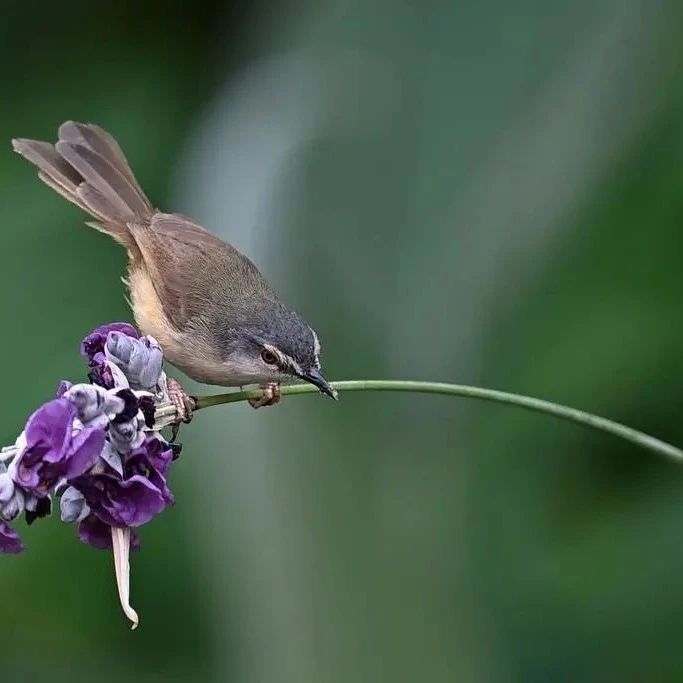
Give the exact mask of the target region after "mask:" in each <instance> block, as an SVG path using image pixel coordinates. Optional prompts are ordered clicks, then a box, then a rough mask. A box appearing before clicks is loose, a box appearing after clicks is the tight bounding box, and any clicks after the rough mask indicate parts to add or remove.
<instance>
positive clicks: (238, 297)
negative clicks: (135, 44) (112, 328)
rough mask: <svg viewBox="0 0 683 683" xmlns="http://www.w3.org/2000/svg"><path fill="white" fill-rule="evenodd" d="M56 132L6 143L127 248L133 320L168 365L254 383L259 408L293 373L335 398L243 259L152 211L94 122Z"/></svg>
mask: <svg viewBox="0 0 683 683" xmlns="http://www.w3.org/2000/svg"><path fill="white" fill-rule="evenodd" d="M58 137H59V140H58V141H57V142H56V143H55V144H54V145H53V144H51V143H49V142H41V141H38V140H27V139H22V138H18V139H15V140H13V141H12V145H13V147H14V150H15V151H16V152H18V153H19V154H21V155H22V156H24V157H26V158H27V159H28V160H29V161H31V162H32V163H33V164H35V165H36V166H37V167H38V169H39V173H38V176H39V178H40V179H41V180H43V181H44V182H45V183H46V184H47V185H49V186H50V187H51V188H52V189H53V190H55V191H56V192H58V193H59V194H61V195H62V196H63V197H65V198H66V199H68V200H69V201H70V202H73V203H74V204H76V205H77V206H79V207H80V208H81V209H83V210H84V211H86V212H87V213H89V214H90V215H91V216H93V217H94V218H95V221H94V222H92V223H88V225H90V226H91V227H93V228H96V229H97V230H100V231H101V232H104V233H106V234H108V235H110V236H111V237H113V238H114V239H115V240H116V241H117V242H118V243H119V244H121V245H122V246H124V247H125V248H126V250H127V251H128V257H129V265H128V276H127V280H126V284H127V285H128V288H129V291H130V302H131V306H132V308H133V313H134V315H135V320H136V322H137V324H138V326H139V327H140V329H141V330H142V331H143V332H144V333H145V334H148V335H151V336H153V337H154V338H155V339H157V341H158V342H159V343H160V344H161V346H162V348H163V350H164V354H165V356H166V358H168V360H169V361H170V362H171V363H172V364H173V365H175V366H176V367H177V368H179V369H180V370H182V371H183V372H185V373H187V374H188V375H189V376H190V377H192V378H193V379H196V380H198V381H200V382H205V383H207V384H218V385H222V386H244V385H249V384H259V385H261V386H262V387H263V389H264V395H263V397H262V398H260V399H257V400H254V401H252V405H253V406H254V407H257V408H258V407H260V406H264V405H272V404H273V403H276V402H277V401H278V400H279V398H280V390H279V387H280V383H281V382H284V381H289V380H292V379H296V378H299V379H303V380H305V381H307V382H310V383H311V384H314V385H315V386H316V387H318V389H320V391H321V392H323V393H325V394H327V395H328V396H331V397H332V398H336V392H335V391H334V389H333V388H332V386H331V385H330V384H329V383H328V382H327V380H326V379H325V378H324V377H323V375H322V374H321V372H320V343H319V341H318V337H317V335H316V333H315V332H314V331H313V329H312V328H311V327H309V325H307V324H306V323H305V322H304V320H303V319H302V318H301V317H300V316H299V315H298V314H297V313H295V312H294V311H292V310H290V309H289V308H287V307H286V306H284V305H283V304H282V303H281V302H280V300H279V299H278V297H277V296H276V295H275V293H274V292H273V290H272V289H271V288H270V287H269V285H268V283H267V282H266V281H265V280H264V278H263V277H262V275H261V274H260V273H259V271H258V270H257V268H256V266H255V265H254V264H253V263H252V262H251V261H250V260H249V259H248V258H247V257H246V256H244V255H243V254H241V253H240V252H239V251H237V249H235V248H234V247H232V246H231V245H229V244H227V243H225V242H223V241H222V240H220V239H219V238H218V237H216V236H215V235H212V234H211V233H209V232H207V231H206V230H205V229H204V228H203V227H202V226H201V225H198V224H197V223H195V222H194V221H192V220H191V219H190V218H187V217H185V216H181V215H180V214H168V213H162V212H160V211H158V210H157V209H155V208H154V207H153V206H152V204H151V203H150V201H149V199H147V197H146V195H145V193H144V192H143V191H142V188H141V187H140V185H139V184H138V182H137V180H136V179H135V176H134V175H133V172H132V171H131V169H130V166H129V165H128V162H127V160H126V157H125V156H124V155H123V152H122V151H121V148H120V147H119V145H118V143H117V142H116V141H115V140H114V138H113V137H112V136H111V135H110V134H109V133H107V132H106V131H105V130H103V129H102V128H100V127H99V126H96V125H93V124H83V123H75V122H73V121H67V122H66V123H63V124H62V125H61V126H60V127H59V131H58ZM171 389H172V395H173V399H174V402H176V404H177V406H178V410H179V414H181V417H182V418H183V419H184V420H185V421H189V419H190V418H191V416H192V412H191V410H192V402H191V401H190V400H189V397H188V396H187V395H186V394H185V392H184V391H183V390H182V387H181V386H180V385H179V383H178V382H177V381H173V385H172V387H171Z"/></svg>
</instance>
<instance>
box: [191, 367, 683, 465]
mask: <svg viewBox="0 0 683 683" xmlns="http://www.w3.org/2000/svg"><path fill="white" fill-rule="evenodd" d="M333 384H334V388H335V389H336V390H337V391H339V392H342V391H407V392H412V393H421V394H442V395H446V396H460V397H463V398H474V399H480V400H482V401H493V402H494V403H504V404H507V405H513V406H518V407H519V408H525V409H526V410H532V411H534V412H537V413H546V414H547V415H554V416H555V417H559V418H561V419H563V420H568V421H570V422H575V423H577V424H580V425H583V426H585V427H592V428H593V429H597V430H599V431H601V432H607V433H608V434H612V435H614V436H618V437H619V438H621V439H624V440H626V441H630V442H631V443H633V444H635V445H636V446H640V447H641V448H644V449H645V450H648V451H651V452H653V453H657V454H659V455H665V456H667V457H669V458H673V459H674V460H679V461H680V460H683V450H681V449H680V448H676V447H675V446H672V445H671V444H668V443H666V442H664V441H660V440H659V439H657V438H655V437H653V436H650V435H648V434H644V433H643V432H639V431H638V430H636V429H632V428H631V427H627V426H626V425H623V424H620V423H619V422H614V421H612V420H607V419H605V418H604V417H599V416H597V415H592V414H591V413H586V412H584V411H583V410H576V409H575V408H569V407H567V406H563V405H559V404H557V403H551V402H550V401H543V400H541V399H538V398H531V397H529V396H520V395H519V394H510V393H507V392H505V391H496V390H495V389H483V388H481V387H472V386H467V385H463V384H445V383H442V382H412V381H406V380H355V381H347V382H334V383H333ZM317 391H318V390H317V389H316V388H315V387H314V386H312V385H310V384H296V385H292V386H283V387H281V389H280V393H281V394H282V395H283V396H284V395H286V396H295V395H299V394H312V393H316V392H317ZM262 393H263V392H262V391H261V390H260V389H253V390H250V391H234V392H230V393H227V394H215V395H213V396H197V397H195V399H194V401H195V410H201V409H203V408H208V407H210V406H218V405H222V404H224V403H237V402H238V401H246V400H248V399H250V398H259V397H260V396H261V395H262Z"/></svg>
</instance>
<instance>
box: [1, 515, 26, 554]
mask: <svg viewBox="0 0 683 683" xmlns="http://www.w3.org/2000/svg"><path fill="white" fill-rule="evenodd" d="M23 549H24V544H23V543H22V542H21V539H20V538H19V534H18V533H17V532H16V531H15V530H14V529H12V528H11V527H10V526H8V525H7V524H5V522H2V521H0V553H20V552H21V551H22V550H23Z"/></svg>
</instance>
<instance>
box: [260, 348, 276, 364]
mask: <svg viewBox="0 0 683 683" xmlns="http://www.w3.org/2000/svg"><path fill="white" fill-rule="evenodd" d="M261 360H263V362H264V363H267V364H268V365H275V364H276V363H277V356H276V355H275V354H274V353H273V352H272V351H271V350H270V349H263V351H261Z"/></svg>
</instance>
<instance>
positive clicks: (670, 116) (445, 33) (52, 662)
mask: <svg viewBox="0 0 683 683" xmlns="http://www.w3.org/2000/svg"><path fill="white" fill-rule="evenodd" d="M0 7H1V9H2V15H3V20H2V22H0V38H1V39H0V79H1V83H2V91H3V98H2V99H3V105H2V107H1V108H0V140H1V141H4V142H3V144H2V145H1V146H0V147H1V148H2V149H4V151H3V152H2V153H0V198H1V200H0V201H1V206H2V224H3V225H2V232H1V233H0V249H1V250H2V253H3V256H4V258H3V259H2V267H1V268H0V289H1V291H2V293H3V294H2V311H3V319H4V321H5V325H4V327H3V334H2V335H1V336H0V352H1V357H2V359H3V360H2V369H3V384H4V397H5V399H4V402H3V410H2V416H1V417H0V442H1V443H10V442H12V441H13V439H14V437H15V435H16V433H17V431H18V430H19V429H20V427H21V425H22V424H23V421H24V419H25V417H26V416H27V415H28V414H29V413H30V412H31V411H32V410H33V409H34V408H35V407H36V406H37V405H38V404H39V403H40V402H42V401H43V400H45V399H46V398H48V397H50V396H51V395H52V392H53V390H54V387H55V386H56V384H57V382H58V381H59V380H60V379H61V378H62V377H69V378H71V379H77V378H81V377H84V367H83V364H82V362H81V360H80V358H79V356H78V352H77V346H78V342H79V340H80V339H81V337H82V336H83V335H84V334H85V333H87V332H88V331H89V330H90V329H91V328H93V327H94V326H96V325H98V324H100V323H103V322H107V321H112V320H119V319H131V315H130V313H129V311H128V309H127V307H126V304H125V301H124V298H123V286H122V285H121V284H120V282H119V276H120V274H121V273H122V271H123V268H124V264H125V257H124V254H123V253H122V251H121V250H120V249H118V248H117V247H116V245H115V244H113V243H111V242H110V241H109V240H107V239H106V238H105V237H103V236H102V235H99V234H98V233H96V232H94V231H91V230H88V229H87V228H86V227H84V226H83V224H82V222H83V220H84V217H83V216H82V215H81V214H80V212H79V211H78V210H77V209H76V208H74V207H72V206H70V205H68V204H67V203H66V202H64V201H62V200H61V199H60V198H59V197H57V196H56V195H55V194H54V193H52V192H50V191H49V190H48V189H47V188H46V187H44V186H43V185H42V184H41V183H40V182H39V181H38V180H37V179H36V177H35V174H34V172H33V169H32V168H31V167H30V166H29V164H27V163H26V162H25V161H23V160H21V159H20V158H19V157H17V156H16V155H14V154H12V152H11V150H10V145H9V140H10V138H11V137H13V136H24V137H36V138H44V139H53V138H54V135H55V132H56V128H57V126H58V124H59V123H61V122H62V121H63V120H65V119H76V120H84V121H93V122H97V123H99V124H100V125H102V126H104V127H105V128H107V129H109V130H110V131H111V132H112V133H114V134H115V135H116V137H118V139H119V140H120V142H121V144H122V146H123V148H124V149H125V151H126V153H127V154H128V157H129V159H130V161H131V165H132V166H133V168H134V169H135V171H136V173H137V175H138V178H139V180H140V182H141V184H142V185H143V186H144V187H145V188H146V190H147V191H148V193H149V195H150V197H151V198H152V200H153V201H154V202H155V203H156V204H157V205H158V206H160V207H163V208H165V209H169V210H175V211H180V212H182V213H186V214H189V215H192V216H193V217H195V218H197V219H198V220H199V221H201V222H202V223H204V224H205V225H206V226H207V227H209V228H210V229H212V230H213V231H215V232H216V233H218V234H219V235H221V236H222V237H224V238H225V239H228V240H229V241H231V242H233V243H234V244H235V245H236V246H237V247H238V248H240V249H242V250H243V251H246V252H247V253H248V254H249V255H250V256H251V257H252V258H253V260H254V261H256V263H257V264H258V265H259V266H260V267H261V268H262V270H263V271H264V272H265V273H266V275H267V276H268V278H269V279H270V280H271V282H272V283H273V284H274V286H275V287H276V288H277V289H278V290H279V291H280V292H281V294H282V296H283V298H284V299H285V300H286V301H288V302H290V303H291V304H292V305H293V306H294V307H295V308H297V309H298V310H299V311H300V312H302V313H303V314H304V315H305V317H307V318H308V319H309V320H310V321H312V323H313V324H314V326H315V327H316V329H317V330H318V332H319V334H320V336H321V338H322V340H323V350H324V367H325V369H326V370H327V372H328V374H329V376H330V377H331V378H333V379H342V378H347V379H352V378H381V377H389V378H411V379H431V380H442V381H459V382H467V383H476V384H482V385H487V386H493V387H496V388H500V389H506V390H510V391H518V392H522V393H527V394H532V395H538V396H541V397H544V398H549V399H552V400H556V401H560V402H564V403H568V404H571V405H575V406H577V407H582V408H585V409H587V410H591V411H595V412H598V413H600V414H604V415H606V416H609V417H612V418H614V419H617V420H620V421H623V422H626V423H628V424H631V425H633V426H635V427H638V428H641V429H644V430H646V431H649V432H651V433H654V434H656V435H658V436H660V437H661V438H663V439H666V440H670V441H672V442H673V443H677V444H679V445H681V444H683V423H682V421H681V413H680V408H681V378H682V377H683V360H682V359H681V358H682V354H681V349H682V348H683V309H682V307H681V304H680V298H681V293H682V292H683V268H682V267H681V255H682V254H683V247H682V244H683V230H682V227H681V226H682V224H683V191H682V190H683V170H682V166H681V159H682V158H683V88H682V87H681V84H682V83H683V41H682V37H683V29H682V26H683V5H682V4H681V3H680V1H678V0H663V1H657V0H642V1H636V0H575V1H573V2H569V1H568V0H565V1H564V2H546V1H544V0H519V1H518V2H515V3H508V2H504V1H503V0H484V1H481V2H475V1H474V0H468V1H461V2H458V1H456V0H453V1H451V2H435V1H429V0H422V1H421V2H407V1H405V2H404V1H399V0H394V1H393V2H389V1H383V0H318V2H303V1H302V0H298V1H296V0H285V1H281V2H277V3H275V2H266V1H265V0H255V1H253V2H247V3H240V2H206V3H201V2H195V3H190V2H173V3H165V2H162V1H161V0H158V1H156V2H147V3H132V2H114V1H113V0H108V1H105V2H99V3H93V2H86V1H84V0H72V1H71V2H69V3H47V2H25V3H16V2H5V3H2V4H1V5H0ZM193 388H194V387H193ZM195 390H196V389H195ZM204 391H206V390H205V389H204ZM182 437H183V441H184V444H185V450H184V456H183V458H182V459H181V460H180V461H179V463H178V464H177V466H176V467H175V469H174V471H173V475H172V485H173V488H174V490H175V492H176V495H177V505H176V506H175V507H174V508H172V509H171V510H169V511H168V512H167V513H165V514H164V515H162V516H160V517H159V518H158V519H157V520H155V521H154V522H153V523H152V524H150V525H149V526H148V527H146V528H145V529H144V530H143V533H142V540H143V550H142V552H141V553H139V554H138V555H136V556H135V557H134V559H133V576H132V582H133V583H132V592H133V604H134V606H135V607H136V608H137V609H138V610H139V611H140V613H141V616H142V622H141V627H140V629H139V630H138V631H137V632H135V633H131V632H130V631H129V630H128V627H127V623H126V621H125V619H124V617H123V615H122V614H121V612H120V610H119V607H118V603H117V597H116V590H115V585H114V581H113V568H112V561H111V558H110V557H109V555H108V554H106V553H101V552H97V551H95V550H92V549H91V548H88V547H86V546H82V545H80V544H79V543H78V542H77V541H76V540H75V538H74V532H73V529H72V528H70V527H68V526H67V525H63V524H60V523H59V522H58V520H57V519H52V520H49V521H46V522H42V523H39V524H36V525H34V526H32V527H31V528H30V529H26V528H25V527H24V526H23V525H19V531H20V532H21V533H22V535H23V537H24V540H25V542H26V544H27V546H28V550H27V552H26V553H25V554H24V555H23V556H18V557H13V556H4V557H0V588H1V590H2V593H1V594H0V595H1V597H0V624H1V625H2V655H1V659H0V680H1V681H3V682H4V681H8V682H10V681H23V680H43V679H45V678H47V677H48V676H49V677H50V680H53V681H68V682H69V683H78V682H80V681H91V680H97V681H104V682H108V681H112V682H113V681H117V682H119V681H143V682H156V681H194V680H200V681H237V682H242V681H276V682H278V683H289V682H303V683H308V682H309V681H310V682H320V681H325V682H327V681H330V682H336V681H339V682H348V681H423V680H424V681H456V680H457V681H468V682H469V681H472V682H474V683H478V682H480V681H481V682H489V681H494V682H498V681H500V682H503V683H504V682H507V681H612V680H613V681H683V655H682V654H681V651H682V650H681V643H680V638H681V633H683V496H682V495H681V491H682V490H683V469H681V468H680V467H677V466H676V465H675V464H672V463H671V462H667V461H662V460H658V459H657V458H656V457H654V456H652V455H649V454H647V453H645V452H641V451H638V450H636V449H635V448H633V447H631V446H629V445H628V444H626V443H621V442H619V441H617V440H614V439H610V438H608V437H605V436H602V435H600V434H598V433H593V432H587V431H583V430H581V429H579V428H577V427H574V426H571V425H567V424H563V423H559V422H556V421H554V420H552V419H550V418H544V417H541V416H538V415H533V414H527V413H524V412H518V411H515V410H513V409H508V408H503V407H498V406H495V405H490V404H489V405H487V404H474V403H468V402H465V401H459V400H450V399H447V398H443V397H429V396H408V395H390V394H382V395H378V394H374V395H373V394H348V395H345V396H343V397H342V400H341V401H340V402H339V403H338V404H334V403H332V402H331V401H328V400H318V399H316V398H315V397H311V396H308V397H303V398H296V399H290V400H285V401H284V402H283V404H282V405H281V406H280V407H278V408H277V409H273V410H261V411H252V410H251V409H250V408H249V407H248V406H246V405H244V404H240V405H234V406H226V407H221V408H213V409H211V410H210V411H206V412H205V413H204V412H202V413H200V414H199V415H198V416H197V417H196V419H195V421H194V422H193V424H192V425H191V426H190V427H189V428H185V429H183V430H182Z"/></svg>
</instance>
